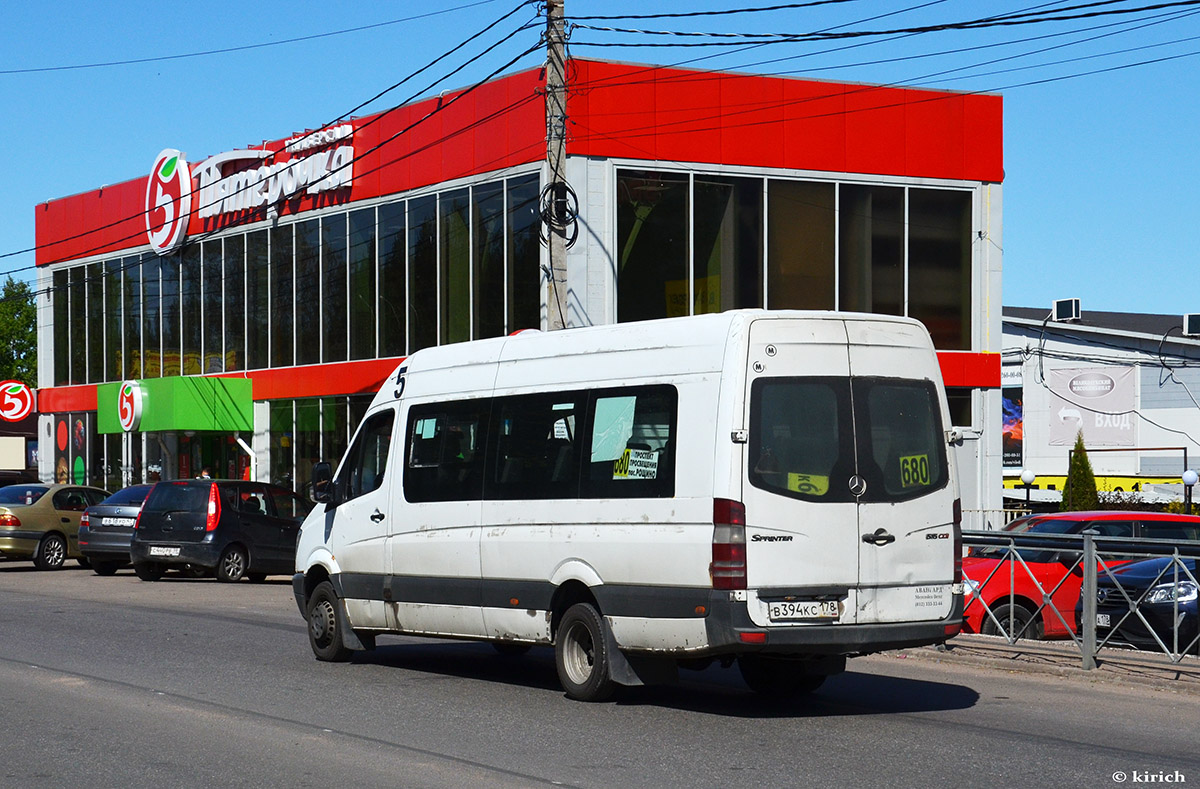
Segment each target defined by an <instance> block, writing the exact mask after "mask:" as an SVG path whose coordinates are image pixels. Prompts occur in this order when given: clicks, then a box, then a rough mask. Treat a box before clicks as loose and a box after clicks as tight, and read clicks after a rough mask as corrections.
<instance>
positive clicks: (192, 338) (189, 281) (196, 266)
mask: <svg viewBox="0 0 1200 789" xmlns="http://www.w3.org/2000/svg"><path fill="white" fill-rule="evenodd" d="M179 272H180V275H181V276H180V281H179V304H180V309H181V311H182V313H183V321H182V324H181V325H182V326H183V374H184V375H199V374H200V372H201V367H200V247H199V246H198V245H195V244H192V245H188V246H185V247H184V248H183V252H182V254H181V255H180V262H179Z"/></svg>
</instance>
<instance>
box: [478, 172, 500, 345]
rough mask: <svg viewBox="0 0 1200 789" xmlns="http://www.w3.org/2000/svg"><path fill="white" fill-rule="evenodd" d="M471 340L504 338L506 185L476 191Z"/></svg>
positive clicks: (480, 188) (485, 187)
mask: <svg viewBox="0 0 1200 789" xmlns="http://www.w3.org/2000/svg"><path fill="white" fill-rule="evenodd" d="M471 224H472V229H473V232H474V238H473V243H472V245H471V303H472V305H473V308H474V311H473V314H472V321H471V338H472V339H480V338H482V337H500V336H503V335H504V333H505V332H504V325H505V321H504V309H505V300H504V299H502V298H498V297H499V295H500V294H502V293H504V252H505V249H504V246H505V245H504V228H505V224H506V222H505V214H504V184H503V183H499V182H498V183H491V184H484V185H483V186H478V187H476V188H475V189H474V194H473V195H472V200H471Z"/></svg>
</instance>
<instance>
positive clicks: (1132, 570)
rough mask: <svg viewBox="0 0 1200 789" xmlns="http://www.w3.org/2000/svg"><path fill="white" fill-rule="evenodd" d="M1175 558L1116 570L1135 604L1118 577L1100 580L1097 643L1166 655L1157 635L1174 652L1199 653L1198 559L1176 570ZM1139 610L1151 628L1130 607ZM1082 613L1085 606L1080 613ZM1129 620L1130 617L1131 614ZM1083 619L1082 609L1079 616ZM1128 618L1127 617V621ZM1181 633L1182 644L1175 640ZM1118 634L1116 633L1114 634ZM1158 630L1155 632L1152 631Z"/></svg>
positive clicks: (1103, 575) (1184, 562) (1182, 561)
mask: <svg viewBox="0 0 1200 789" xmlns="http://www.w3.org/2000/svg"><path fill="white" fill-rule="evenodd" d="M1173 561H1174V560H1173V559H1171V558H1170V557H1158V558H1154V559H1144V560H1142V561H1140V562H1131V563H1129V564H1124V565H1121V566H1120V567H1117V568H1116V569H1114V570H1113V576H1114V577H1115V579H1116V581H1117V582H1120V584H1121V589H1124V590H1125V595H1128V597H1129V600H1128V601H1127V600H1126V599H1125V595H1122V594H1121V589H1118V588H1117V584H1116V582H1114V579H1113V578H1109V577H1108V574H1107V573H1101V574H1100V577H1099V578H1097V579H1096V639H1097V640H1102V639H1104V638H1108V637H1110V636H1111V638H1110V640H1109V643H1120V644H1130V645H1132V646H1135V647H1139V648H1141V649H1153V650H1155V651H1160V650H1161V649H1162V647H1161V646H1159V644H1158V641H1156V640H1155V639H1154V634H1157V635H1158V638H1159V639H1161V640H1162V643H1163V644H1164V645H1165V646H1166V647H1167V649H1168V650H1170V651H1171V652H1173V653H1188V654H1197V653H1198V651H1200V643H1198V640H1197V635H1198V634H1200V610H1198V601H1197V597H1198V596H1200V595H1198V592H1200V589H1198V586H1197V583H1196V581H1197V575H1196V570H1197V566H1198V565H1200V562H1198V561H1197V560H1196V559H1180V560H1179V565H1178V566H1175V567H1172V566H1171V563H1172V562H1173ZM1139 600H1140V601H1141V602H1140V603H1139V604H1138V610H1139V611H1141V614H1142V616H1143V617H1145V619H1146V623H1149V625H1150V627H1149V629H1148V628H1147V627H1146V623H1143V622H1142V620H1141V619H1139V618H1138V616H1137V614H1134V613H1129V602H1130V601H1132V602H1135V603H1138V601H1139ZM1081 608H1082V603H1081V605H1080V609H1081ZM1127 613H1128V614H1129V616H1127V617H1125V615H1126V614H1127ZM1078 615H1079V610H1077V613H1076V616H1078ZM1122 617H1125V619H1124V621H1122V619H1121V618H1122ZM1176 628H1178V631H1179V633H1178V635H1179V640H1178V642H1176V640H1175V630H1176ZM1114 631H1115V632H1114ZM1151 631H1153V633H1152V632H1151Z"/></svg>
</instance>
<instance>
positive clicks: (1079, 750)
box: [0, 562, 1200, 789]
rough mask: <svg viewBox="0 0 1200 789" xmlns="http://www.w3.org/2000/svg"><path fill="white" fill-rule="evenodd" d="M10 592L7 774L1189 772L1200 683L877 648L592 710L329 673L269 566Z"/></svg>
mask: <svg viewBox="0 0 1200 789" xmlns="http://www.w3.org/2000/svg"><path fill="white" fill-rule="evenodd" d="M0 600H2V601H3V605H0V716H2V717H0V786H4V787H21V788H23V787H75V786H79V787H84V786H86V787H107V786H112V787H117V786H121V787H127V786H132V787H141V786H147V787H148V786H183V787H186V786H205V787H214V786H216V787H222V786H312V787H331V786H338V787H340V786H353V787H372V786H401V787H410V786H412V787H448V786H453V787H463V786H472V787H475V786H488V787H491V786H539V785H554V786H580V787H613V786H618V787H626V788H627V787H642V786H648V787H689V788H694V787H728V786H805V787H808V786H812V787H843V786H855V787H858V786H862V787H872V786H881V787H883V786H886V787H942V786H945V787H955V789H963V788H964V787H1006V786H1012V787H1049V786H1062V787H1113V786H1120V785H1122V784H1124V785H1128V786H1142V785H1148V784H1149V783H1157V784H1162V783H1167V782H1170V783H1173V784H1180V783H1182V784H1183V785H1188V784H1192V785H1197V784H1200V738H1198V736H1197V728H1200V694H1195V693H1193V694H1189V693H1180V692H1174V691H1169V690H1161V689H1156V688H1148V687H1145V686H1138V685H1124V684H1120V683H1116V684H1109V683H1096V682H1084V681H1070V680H1065V679H1062V678H1057V677H1053V676H1047V675H1044V674H1028V675H1026V674H1021V673H1018V672H1013V671H1001V670H997V669H995V668H990V667H988V668H983V667H975V666H971V665H964V664H960V663H937V662H934V661H929V660H917V659H911V658H909V659H905V658H904V657H903V656H901V655H897V654H889V655H882V656H872V657H867V658H859V659H855V660H852V661H851V662H850V670H849V671H848V672H847V673H846V674H844V675H842V676H839V677H835V678H833V679H831V680H830V681H829V682H827V683H826V685H825V686H824V687H823V688H822V689H821V690H819V691H818V692H817V693H816V694H815V695H813V696H812V697H811V698H810V699H808V700H805V701H804V702H802V703H799V704H793V705H790V706H781V705H776V704H771V703H769V702H765V701H763V700H762V699H760V698H758V697H756V696H754V695H753V694H751V693H750V692H749V691H747V690H746V689H745V688H744V686H743V685H742V683H741V680H740V678H739V676H738V674H737V671H736V669H730V670H722V669H720V668H712V669H709V670H707V671H704V672H700V673H685V675H684V681H683V682H682V683H681V684H679V685H677V686H672V687H665V688H650V689H647V688H638V689H630V690H626V691H624V692H623V693H622V694H621V695H620V696H619V697H618V699H617V700H616V701H614V702H611V703H606V704H581V703H578V702H574V701H571V700H569V699H567V698H566V697H565V696H564V695H563V693H562V691H561V690H560V689H559V687H558V684H557V679H556V677H555V674H554V664H553V656H552V654H551V653H550V651H549V650H534V651H533V652H531V653H530V654H529V655H526V656H524V657H520V658H511V657H502V656H500V655H498V654H496V653H494V652H493V650H492V649H491V648H490V647H489V646H488V645H486V644H473V643H460V642H450V641H430V640H424V641H422V640H416V639H401V638H387V639H381V640H380V648H379V649H378V650H376V651H375V652H374V653H369V654H365V655H364V656H363V657H362V658H361V659H357V660H356V661H355V662H353V663H350V664H327V663H318V662H317V661H316V660H314V659H313V657H312V654H311V652H310V651H309V648H308V643H307V640H306V636H305V630H304V623H303V620H302V619H301V617H300V615H299V612H298V611H297V610H296V606H295V603H294V602H293V600H292V596H291V587H290V584H289V582H288V579H285V578H282V577H273V578H272V579H271V580H270V581H268V582H267V583H265V584H258V585H255V584H250V583H240V584H219V583H217V582H216V581H213V580H187V579H183V578H174V577H172V576H171V575H168V576H167V578H165V579H164V580H162V581H159V582H157V583H146V582H142V581H138V580H137V579H136V578H135V577H134V576H133V575H132V574H131V573H130V572H129V571H122V572H121V573H120V574H118V575H117V576H115V577H112V578H100V577H97V576H95V575H93V574H92V573H91V572H90V571H87V570H82V569H76V568H72V569H67V570H63V571H59V572H37V571H35V570H33V569H32V566H31V565H30V564H29V563H27V562H19V563H0ZM1156 777H1157V778H1158V780H1154V779H1155V778H1156ZM1180 777H1182V780H1180ZM1121 778H1123V779H1124V780H1118V779H1121Z"/></svg>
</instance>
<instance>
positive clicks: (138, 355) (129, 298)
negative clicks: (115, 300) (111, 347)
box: [123, 257, 142, 378]
mask: <svg viewBox="0 0 1200 789" xmlns="http://www.w3.org/2000/svg"><path fill="white" fill-rule="evenodd" d="M123 266H124V269H125V272H124V276H125V292H124V299H123V301H124V303H125V377H126V378H141V377H142V261H141V259H140V258H137V257H127V258H125V259H124V263H123Z"/></svg>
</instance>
